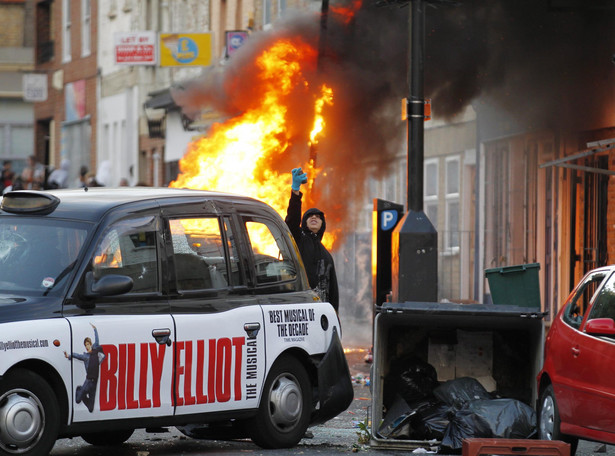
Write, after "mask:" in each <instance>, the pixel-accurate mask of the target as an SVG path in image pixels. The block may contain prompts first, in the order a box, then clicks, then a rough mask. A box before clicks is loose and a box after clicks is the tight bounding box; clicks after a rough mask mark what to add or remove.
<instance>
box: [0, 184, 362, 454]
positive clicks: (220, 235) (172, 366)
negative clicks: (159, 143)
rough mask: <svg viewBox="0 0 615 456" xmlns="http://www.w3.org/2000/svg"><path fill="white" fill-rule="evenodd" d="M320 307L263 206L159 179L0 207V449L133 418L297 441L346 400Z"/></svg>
mask: <svg viewBox="0 0 615 456" xmlns="http://www.w3.org/2000/svg"><path fill="white" fill-rule="evenodd" d="M352 396H353V392H352V383H351V380H350V375H349V371H348V365H347V364H346V359H345V357H344V354H343V349H342V345H341V342H340V323H339V320H338V317H337V314H336V312H335V310H334V309H333V307H332V306H331V305H330V304H329V303H325V302H321V301H320V300H319V298H318V296H317V295H316V293H314V292H313V291H312V290H310V289H309V285H308V282H307V278H306V275H305V271H304V270H303V264H302V262H301V260H300V258H299V254H298V250H297V247H296V245H295V244H294V241H293V239H292V236H291V234H290V232H289V231H288V229H287V227H286V225H285V223H284V222H283V220H282V219H281V218H280V216H279V215H278V214H277V213H276V212H275V211H274V210H273V209H272V208H270V207H269V206H268V205H266V204H265V203H263V202H260V201H257V200H254V199H251V198H248V197H243V196H238V195H232V194H226V193H217V192H206V191H197V190H185V189H169V188H125V187H124V188H116V189H112V188H90V189H79V190H55V191H14V192H9V193H7V194H6V195H5V196H4V197H3V198H2V201H1V203H0V454H7V455H17V454H19V455H45V454H48V453H49V451H50V450H51V448H52V447H53V445H54V443H55V441H56V439H58V438H64V437H72V436H78V435H79V436H82V437H83V438H84V439H85V440H86V441H87V442H89V443H91V444H94V445H113V444H121V443H122V442H124V441H126V440H127V439H128V438H129V437H130V436H131V434H132V432H133V430H134V429H137V428H145V427H159V426H177V427H178V428H179V429H180V430H182V431H183V432H184V433H186V434H187V435H189V436H192V437H198V438H220V436H222V435H224V436H237V437H250V438H251V439H252V440H253V441H254V442H255V443H256V444H257V445H259V446H261V447H264V448H282V447H292V446H294V445H296V444H297V443H298V442H299V440H300V439H301V438H302V437H303V435H304V433H305V431H306V429H307V428H308V426H309V425H311V424H316V423H322V422H324V421H326V420H328V419H330V418H332V417H334V416H335V415H337V414H339V413H340V412H342V411H343V410H345V409H346V408H347V407H348V405H349V404H350V402H351V401H352Z"/></svg>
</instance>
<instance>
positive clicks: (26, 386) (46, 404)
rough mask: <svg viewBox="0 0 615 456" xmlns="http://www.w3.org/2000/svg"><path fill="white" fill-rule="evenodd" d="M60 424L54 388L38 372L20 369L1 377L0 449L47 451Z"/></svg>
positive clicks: (29, 453)
mask: <svg viewBox="0 0 615 456" xmlns="http://www.w3.org/2000/svg"><path fill="white" fill-rule="evenodd" d="M59 428H60V409H59V407H58V401H57V399H56V397H55V394H54V392H53V389H52V388H51V386H49V384H48V383H47V382H46V381H45V380H44V379H43V378H42V377H41V376H40V375H38V374H36V373H34V372H31V371H28V370H25V369H17V370H15V371H13V372H11V373H9V374H8V375H5V376H4V378H3V379H2V381H0V453H1V454H7V455H13V454H15V455H17V454H18V455H26V456H34V455H37V456H38V455H40V456H43V455H48V454H49V452H50V451H51V448H53V445H54V444H55V441H56V439H57V437H58V431H59Z"/></svg>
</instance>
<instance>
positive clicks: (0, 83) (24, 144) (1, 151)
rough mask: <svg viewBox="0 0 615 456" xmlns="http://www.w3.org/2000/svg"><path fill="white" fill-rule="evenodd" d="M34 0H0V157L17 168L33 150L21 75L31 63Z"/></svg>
mask: <svg viewBox="0 0 615 456" xmlns="http://www.w3.org/2000/svg"><path fill="white" fill-rule="evenodd" d="M32 5H33V0H0V160H2V161H3V160H11V161H12V163H13V169H14V170H15V171H18V172H19V171H20V170H21V168H23V166H24V164H25V160H26V157H27V156H28V155H30V154H31V153H32V142H33V106H32V103H30V102H26V101H24V99H23V90H22V77H23V75H24V74H25V73H28V72H31V71H32V69H33V67H34V58H33V50H34V48H33V45H34V39H33V37H32V35H33V30H34V23H33V20H32Z"/></svg>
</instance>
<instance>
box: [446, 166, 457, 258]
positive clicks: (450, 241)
mask: <svg viewBox="0 0 615 456" xmlns="http://www.w3.org/2000/svg"><path fill="white" fill-rule="evenodd" d="M445 182H446V222H445V223H446V227H445V248H446V249H458V248H459V234H460V233H459V232H460V226H459V157H449V158H447V159H446V178H445Z"/></svg>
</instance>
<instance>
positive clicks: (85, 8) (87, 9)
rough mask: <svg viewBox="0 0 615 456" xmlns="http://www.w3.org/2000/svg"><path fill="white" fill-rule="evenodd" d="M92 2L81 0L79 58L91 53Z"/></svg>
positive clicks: (90, 0)
mask: <svg viewBox="0 0 615 456" xmlns="http://www.w3.org/2000/svg"><path fill="white" fill-rule="evenodd" d="M91 37H92V0H81V57H87V56H88V55H90V54H91V53H92V39H91Z"/></svg>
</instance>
